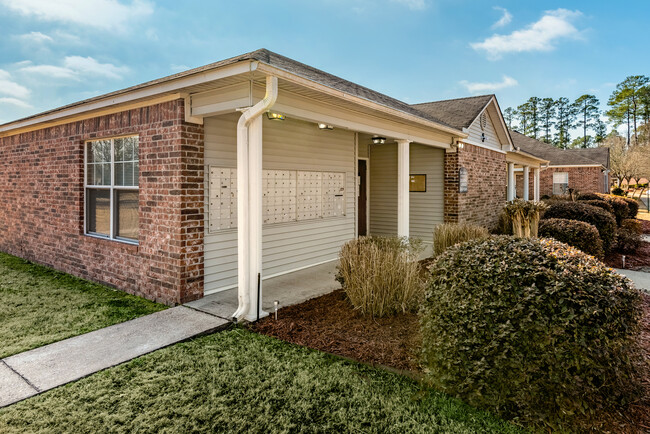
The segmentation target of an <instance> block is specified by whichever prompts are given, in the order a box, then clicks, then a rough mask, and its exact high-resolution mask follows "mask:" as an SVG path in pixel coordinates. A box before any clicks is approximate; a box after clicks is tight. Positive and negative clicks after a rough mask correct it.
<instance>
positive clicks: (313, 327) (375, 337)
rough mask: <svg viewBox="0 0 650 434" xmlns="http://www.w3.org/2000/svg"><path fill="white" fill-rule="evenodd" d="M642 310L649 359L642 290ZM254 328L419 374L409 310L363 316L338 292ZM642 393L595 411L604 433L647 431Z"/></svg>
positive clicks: (649, 398)
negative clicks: (620, 407)
mask: <svg viewBox="0 0 650 434" xmlns="http://www.w3.org/2000/svg"><path fill="white" fill-rule="evenodd" d="M642 308H643V311H644V315H643V320H642V330H641V339H640V343H641V346H642V348H643V351H644V353H645V354H646V359H647V360H650V294H647V293H644V294H643V302H642ZM250 327H251V328H252V329H253V330H254V331H256V332H258V333H262V334H265V335H268V336H273V337H276V338H278V339H282V340H284V341H287V342H291V343H294V344H298V345H302V346H306V347H310V348H314V349H317V350H321V351H325V352H327V353H331V354H336V355H339V356H343V357H348V358H352V359H355V360H358V361H360V362H364V363H368V364H371V365H380V366H384V367H389V368H394V369H398V370H400V371H410V372H411V373H413V374H416V375H419V374H420V373H421V372H422V371H421V367H420V365H419V363H418V348H419V346H420V344H419V343H420V334H419V325H418V319H417V315H416V314H414V313H411V314H403V315H397V316H394V317H389V318H368V317H364V316H361V315H360V314H359V313H358V312H357V311H355V310H354V309H353V308H352V305H351V304H350V302H349V301H348V300H347V298H346V296H345V293H344V292H343V290H340V289H339V290H336V291H334V292H332V293H330V294H326V295H324V296H321V297H317V298H313V299H311V300H308V301H306V302H304V303H302V304H299V305H295V306H289V307H285V308H282V309H280V310H279V311H278V319H277V320H275V318H274V317H273V316H272V315H271V316H269V317H267V318H264V319H262V320H260V321H258V322H256V323H253V324H251V326H250ZM644 389H645V397H644V398H643V399H642V400H640V401H639V402H637V403H634V404H631V405H630V406H629V407H628V408H627V409H626V411H625V412H623V413H609V414H606V415H601V416H600V417H599V419H602V421H603V425H602V428H603V429H605V430H606V431H609V432H624V433H647V432H650V378H646V379H645V381H644Z"/></svg>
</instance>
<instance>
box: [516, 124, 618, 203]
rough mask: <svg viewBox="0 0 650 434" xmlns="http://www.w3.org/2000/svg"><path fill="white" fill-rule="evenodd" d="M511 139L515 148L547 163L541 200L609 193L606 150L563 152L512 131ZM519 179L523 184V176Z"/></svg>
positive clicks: (542, 180) (543, 172)
mask: <svg viewBox="0 0 650 434" xmlns="http://www.w3.org/2000/svg"><path fill="white" fill-rule="evenodd" d="M511 135H512V138H513V141H514V143H515V146H517V147H519V148H521V149H523V150H525V151H526V152H528V153H530V154H533V155H536V156H539V157H541V158H545V159H547V160H548V161H549V164H548V165H547V167H546V168H545V169H544V170H542V172H541V176H540V194H541V195H542V196H549V197H550V196H553V195H558V194H564V193H565V192H566V191H567V190H568V189H573V190H576V191H578V192H582V193H607V192H609V149H608V148H587V149H569V150H563V149H558V148H556V147H554V146H552V145H550V144H548V143H544V142H542V141H539V140H536V139H534V138H531V137H528V136H525V135H523V134H520V133H518V132H516V131H511ZM518 179H519V180H523V174H519V178H518ZM518 187H519V183H518ZM519 190H520V189H519V188H518V191H517V194H518V195H519V194H520V191H519ZM519 197H521V196H519Z"/></svg>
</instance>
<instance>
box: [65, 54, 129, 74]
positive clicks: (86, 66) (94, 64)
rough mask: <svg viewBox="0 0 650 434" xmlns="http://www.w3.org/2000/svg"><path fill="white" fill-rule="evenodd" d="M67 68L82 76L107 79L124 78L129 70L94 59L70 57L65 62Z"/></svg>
mask: <svg viewBox="0 0 650 434" xmlns="http://www.w3.org/2000/svg"><path fill="white" fill-rule="evenodd" d="M63 64H64V65H65V67H66V68H68V69H70V70H72V71H74V72H75V73H77V74H80V75H94V76H98V75H99V76H104V77H107V78H114V79H119V78H122V75H124V74H125V73H126V72H128V71H129V68H127V67H126V66H115V65H113V64H112V63H99V62H98V61H97V60H95V59H93V58H92V57H81V56H68V57H66V58H65V60H64V61H63Z"/></svg>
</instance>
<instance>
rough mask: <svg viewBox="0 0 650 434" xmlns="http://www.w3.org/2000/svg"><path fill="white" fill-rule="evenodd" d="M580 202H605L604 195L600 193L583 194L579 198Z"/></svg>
mask: <svg viewBox="0 0 650 434" xmlns="http://www.w3.org/2000/svg"><path fill="white" fill-rule="evenodd" d="M578 200H605V199H604V198H603V197H602V195H600V194H598V193H583V194H581V195H580V196H579V197H578Z"/></svg>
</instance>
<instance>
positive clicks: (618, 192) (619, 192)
mask: <svg viewBox="0 0 650 434" xmlns="http://www.w3.org/2000/svg"><path fill="white" fill-rule="evenodd" d="M612 194H613V195H614V196H623V195H625V190H623V189H622V188H621V187H614V188H613V189H612Z"/></svg>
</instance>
